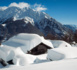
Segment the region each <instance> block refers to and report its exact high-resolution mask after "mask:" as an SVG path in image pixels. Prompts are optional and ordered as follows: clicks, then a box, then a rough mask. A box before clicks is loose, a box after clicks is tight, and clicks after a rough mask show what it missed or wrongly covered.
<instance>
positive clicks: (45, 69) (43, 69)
mask: <svg viewBox="0 0 77 70" xmlns="http://www.w3.org/2000/svg"><path fill="white" fill-rule="evenodd" d="M17 69H18V70H25V69H27V70H77V59H70V60H61V61H53V62H46V63H42V64H34V65H28V66H22V67H17V66H10V68H4V69H0V70H17Z"/></svg>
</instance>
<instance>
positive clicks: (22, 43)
mask: <svg viewBox="0 0 77 70" xmlns="http://www.w3.org/2000/svg"><path fill="white" fill-rule="evenodd" d="M41 42H42V43H44V44H46V45H48V46H50V47H51V48H53V45H52V43H51V42H49V41H47V40H45V39H44V38H43V37H40V36H39V35H37V34H26V33H21V34H18V35H17V36H14V37H12V38H11V39H9V40H8V41H6V42H5V43H3V45H7V46H11V47H15V48H16V47H20V48H21V49H22V50H23V52H25V53H26V52H27V51H29V50H31V49H32V48H34V47H36V46H37V45H39V44H40V43H41Z"/></svg>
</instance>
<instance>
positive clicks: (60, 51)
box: [47, 47, 77, 61]
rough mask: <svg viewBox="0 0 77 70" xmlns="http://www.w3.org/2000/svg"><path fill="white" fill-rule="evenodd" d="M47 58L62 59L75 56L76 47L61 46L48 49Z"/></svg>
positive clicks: (76, 52)
mask: <svg viewBox="0 0 77 70" xmlns="http://www.w3.org/2000/svg"><path fill="white" fill-rule="evenodd" d="M47 58H48V60H53V61H54V60H62V59H71V58H77V48H76V47H63V48H55V49H52V50H48V55H47Z"/></svg>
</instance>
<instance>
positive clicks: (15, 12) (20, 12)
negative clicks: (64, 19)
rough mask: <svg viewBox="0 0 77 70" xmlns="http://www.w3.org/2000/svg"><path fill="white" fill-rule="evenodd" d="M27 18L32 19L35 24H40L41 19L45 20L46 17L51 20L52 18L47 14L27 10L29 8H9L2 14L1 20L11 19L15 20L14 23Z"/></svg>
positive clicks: (0, 15)
mask: <svg viewBox="0 0 77 70" xmlns="http://www.w3.org/2000/svg"><path fill="white" fill-rule="evenodd" d="M5 14H6V15H5ZM3 16H4V17H3ZM25 17H30V18H31V19H33V21H35V22H39V21H40V20H41V19H43V18H45V17H47V18H50V16H48V15H47V14H46V13H43V12H38V11H34V10H33V9H31V8H27V7H25V8H23V9H21V8H19V7H15V6H14V7H8V8H7V9H5V10H4V11H3V12H2V13H1V14H0V18H1V19H2V20H4V21H5V20H7V19H9V18H14V21H15V20H18V19H23V18H25ZM27 19H28V18H27ZM4 21H3V22H4Z"/></svg>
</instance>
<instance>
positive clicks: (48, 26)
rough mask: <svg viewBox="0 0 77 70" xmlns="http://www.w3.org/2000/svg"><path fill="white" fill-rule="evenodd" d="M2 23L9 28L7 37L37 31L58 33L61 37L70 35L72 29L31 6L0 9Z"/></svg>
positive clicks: (37, 32) (44, 33) (0, 21)
mask: <svg viewBox="0 0 77 70" xmlns="http://www.w3.org/2000/svg"><path fill="white" fill-rule="evenodd" d="M0 13H1V14H0V24H1V25H3V26H4V27H6V28H7V30H8V34H7V37H11V36H13V35H15V34H18V33H35V34H39V35H44V36H46V35H47V34H48V33H50V34H52V35H54V36H55V35H57V36H58V38H59V39H61V37H63V36H64V35H66V34H67V35H68V36H69V35H70V33H71V32H70V30H69V29H68V28H67V27H65V26H63V25H62V24H61V23H60V22H58V21H56V20H55V19H53V18H52V17H50V16H49V15H48V14H46V13H44V12H39V11H35V10H33V9H31V8H28V7H25V8H22V9H21V8H19V7H15V6H12V7H8V8H6V9H4V10H2V9H0Z"/></svg>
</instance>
